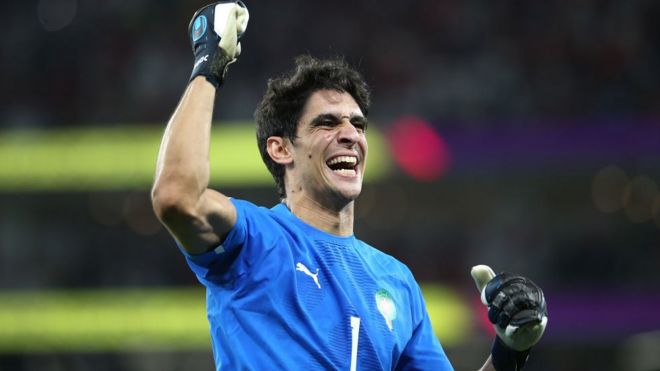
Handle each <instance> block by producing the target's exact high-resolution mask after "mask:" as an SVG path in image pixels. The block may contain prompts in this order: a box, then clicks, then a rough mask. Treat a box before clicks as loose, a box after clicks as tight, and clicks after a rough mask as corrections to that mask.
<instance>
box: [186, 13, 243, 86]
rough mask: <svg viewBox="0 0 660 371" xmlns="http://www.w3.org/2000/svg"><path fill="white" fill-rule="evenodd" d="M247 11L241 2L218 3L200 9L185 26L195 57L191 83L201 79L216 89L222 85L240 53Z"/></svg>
mask: <svg viewBox="0 0 660 371" xmlns="http://www.w3.org/2000/svg"><path fill="white" fill-rule="evenodd" d="M248 18H249V15H248V12H247V8H246V7H245V4H243V2H241V1H240V0H236V1H231V0H229V1H219V2H216V3H213V4H209V5H207V6H205V7H203V8H201V9H199V10H198V11H197V12H195V14H194V15H193V18H192V20H191V21H190V25H189V26H188V35H189V37H190V43H191V45H192V50H193V54H194V55H195V64H194V66H193V71H192V74H191V75H190V81H192V80H193V79H194V78H195V77H197V76H204V77H206V79H207V80H208V81H209V82H210V83H211V84H213V86H215V87H216V88H217V87H218V86H219V85H220V84H222V81H223V79H224V76H225V73H226V72H227V67H228V66H229V65H230V64H231V63H233V62H235V61H236V59H237V58H238V56H239V54H240V53H241V45H240V43H239V42H238V40H240V38H241V36H243V32H245V29H246V27H247V22H248Z"/></svg>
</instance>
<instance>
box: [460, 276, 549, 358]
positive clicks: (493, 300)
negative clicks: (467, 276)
mask: <svg viewBox="0 0 660 371" xmlns="http://www.w3.org/2000/svg"><path fill="white" fill-rule="evenodd" d="M471 274H472V278H473V279H474V282H475V283H476V285H477V289H479V292H480V293H481V300H482V302H483V303H484V304H485V305H487V306H488V319H489V320H490V322H491V323H493V327H494V328H495V332H496V333H497V336H496V338H495V342H494V343H493V347H492V350H491V356H490V357H488V360H487V361H486V363H485V364H484V365H483V366H482V367H481V369H480V371H520V370H522V369H523V367H524V365H525V362H527V358H528V357H529V352H530V350H531V348H532V347H533V346H534V345H535V344H536V343H537V342H538V341H539V340H540V339H541V336H543V332H544V331H545V327H546V325H547V323H548V309H547V304H546V302H545V296H544V295H543V290H541V288H540V287H539V286H537V285H536V284H535V283H534V282H532V281H531V280H530V279H528V278H525V277H521V276H518V275H513V274H510V273H501V274H499V275H497V276H496V275H495V272H493V270H492V269H490V267H488V266H485V265H478V266H475V267H473V268H472V272H471Z"/></svg>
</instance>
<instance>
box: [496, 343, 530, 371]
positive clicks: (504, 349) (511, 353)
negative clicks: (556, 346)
mask: <svg viewBox="0 0 660 371" xmlns="http://www.w3.org/2000/svg"><path fill="white" fill-rule="evenodd" d="M530 350H531V348H530V349H527V350H523V351H516V350H513V349H511V348H509V347H508V346H506V344H504V342H503V341H502V339H500V337H499V336H496V337H495V342H494V343H493V348H492V349H491V355H492V360H493V366H494V367H495V370H497V371H520V370H522V369H523V366H524V365H525V362H527V359H528V358H529V351H530Z"/></svg>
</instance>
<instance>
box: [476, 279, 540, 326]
mask: <svg viewBox="0 0 660 371" xmlns="http://www.w3.org/2000/svg"><path fill="white" fill-rule="evenodd" d="M484 298H485V300H486V303H487V305H488V319H489V320H490V322H492V323H493V324H495V325H498V326H499V327H500V328H502V329H506V328H507V327H508V326H513V327H516V328H520V327H522V326H524V325H527V324H529V323H533V322H536V323H539V324H540V323H542V322H544V318H547V316H548V309H547V305H546V302H545V297H544V296H543V291H542V290H541V288H540V287H538V286H537V285H536V284H535V283H534V282H532V281H531V280H530V279H528V278H525V277H521V276H516V275H513V274H510V273H501V274H499V275H497V276H495V278H493V279H492V280H491V281H490V282H488V284H487V285H486V289H485V290H484Z"/></svg>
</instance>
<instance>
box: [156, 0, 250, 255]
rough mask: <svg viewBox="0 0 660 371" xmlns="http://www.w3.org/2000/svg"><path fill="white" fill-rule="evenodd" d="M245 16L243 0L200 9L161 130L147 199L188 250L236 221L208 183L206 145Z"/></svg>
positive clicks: (202, 247)
mask: <svg viewBox="0 0 660 371" xmlns="http://www.w3.org/2000/svg"><path fill="white" fill-rule="evenodd" d="M248 17H249V16H248V12H247V9H246V8H245V5H244V4H243V3H241V2H240V1H236V0H223V1H219V2H216V3H213V4H209V5H207V6H205V7H203V8H201V9H199V10H198V11H197V12H196V13H195V15H194V16H193V19H192V21H191V22H190V25H189V26H188V34H189V37H190V41H191V44H192V49H193V54H194V55H195V63H194V67H193V72H192V75H191V78H190V83H189V84H188V87H187V88H186V91H185V92H184V93H183V96H182V97H181V101H180V102H179V105H178V106H177V108H176V110H175V111H174V114H172V117H171V118H170V121H169V123H168V124H167V128H166V129H165V134H164V135H163V140H162V142H161V145H160V151H159V152H158V162H157V165H156V179H155V181H154V186H153V188H152V191H151V199H152V205H153V208H154V211H155V213H156V216H157V217H158V219H160V221H161V222H162V223H163V224H164V225H165V226H166V227H167V229H168V230H169V231H170V233H171V234H172V235H173V236H174V237H175V238H176V239H177V241H179V243H180V244H181V245H182V246H183V248H184V249H185V250H186V251H187V252H188V253H190V254H202V253H205V252H207V251H209V250H210V249H213V248H215V247H216V246H218V245H219V244H221V243H222V242H223V241H224V239H225V237H227V234H228V233H229V231H230V230H231V229H232V227H233V226H234V224H235V223H236V208H235V207H234V205H233V204H232V203H231V201H230V200H229V198H228V197H226V196H225V195H223V194H221V193H219V192H217V191H214V190H211V189H209V188H208V186H209V178H210V165H209V147H210V143H211V121H212V119H213V104H214V101H215V93H216V89H217V88H218V87H219V86H220V85H221V84H222V81H223V79H224V75H225V73H226V71H227V66H229V65H230V64H231V63H233V62H235V61H236V59H237V58H238V55H239V54H240V50H241V48H240V43H239V42H238V40H239V38H240V37H241V35H242V34H243V32H245V28H246V27H247V22H248ZM216 28H220V29H222V30H223V31H222V37H220V34H218V33H217V30H216Z"/></svg>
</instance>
